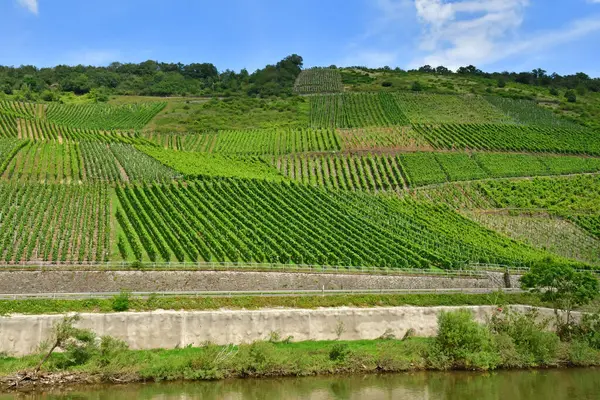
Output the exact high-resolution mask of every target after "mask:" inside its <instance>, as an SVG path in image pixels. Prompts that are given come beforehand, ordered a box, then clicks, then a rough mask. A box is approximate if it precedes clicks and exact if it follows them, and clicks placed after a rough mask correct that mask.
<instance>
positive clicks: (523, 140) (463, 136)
mask: <svg viewBox="0 0 600 400" xmlns="http://www.w3.org/2000/svg"><path fill="white" fill-rule="evenodd" d="M413 129H414V130H415V131H416V132H417V133H419V134H420V135H422V136H423V137H424V138H425V139H426V140H427V141H428V142H429V143H431V145H432V146H433V147H434V148H435V149H451V150H464V149H476V150H490V151H503V150H504V151H526V152H534V153H537V152H549V153H566V154H569V153H570V154H591V155H600V141H599V140H598V136H597V135H595V134H594V133H593V132H589V131H587V130H585V129H581V128H574V129H573V128H563V127H560V128H551V127H538V126H524V125H506V124H504V125H503V124H441V125H440V124H437V125H434V124H415V125H413Z"/></svg>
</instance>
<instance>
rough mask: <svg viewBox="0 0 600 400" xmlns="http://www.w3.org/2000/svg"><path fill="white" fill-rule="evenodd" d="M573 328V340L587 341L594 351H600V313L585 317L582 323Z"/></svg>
mask: <svg viewBox="0 0 600 400" xmlns="http://www.w3.org/2000/svg"><path fill="white" fill-rule="evenodd" d="M573 328H574V332H573V338H575V339H577V340H582V341H585V342H586V343H588V344H589V345H590V346H591V347H593V348H594V349H597V350H600V312H597V313H595V314H586V315H584V316H583V317H582V318H581V322H580V323H579V324H577V325H575V326H574V327H573Z"/></svg>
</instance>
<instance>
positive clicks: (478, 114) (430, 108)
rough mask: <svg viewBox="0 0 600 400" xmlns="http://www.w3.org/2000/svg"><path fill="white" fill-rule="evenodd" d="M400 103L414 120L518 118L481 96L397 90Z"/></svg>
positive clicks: (479, 121) (506, 120)
mask: <svg viewBox="0 0 600 400" xmlns="http://www.w3.org/2000/svg"><path fill="white" fill-rule="evenodd" d="M394 99H395V100H396V102H397V104H398V106H399V107H400V109H401V110H402V112H403V113H404V115H406V117H407V118H408V120H409V121H410V122H411V123H413V124H423V123H428V124H462V123H471V124H513V123H514V120H513V119H512V118H511V117H510V116H508V115H506V114H504V113H503V112H502V111H501V110H499V109H497V108H496V107H494V106H493V105H492V104H490V103H489V102H487V101H486V100H485V99H484V98H483V97H479V96H474V95H470V96H453V95H443V94H429V93H396V94H394Z"/></svg>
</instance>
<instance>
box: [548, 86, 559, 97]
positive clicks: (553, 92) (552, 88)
mask: <svg viewBox="0 0 600 400" xmlns="http://www.w3.org/2000/svg"><path fill="white" fill-rule="evenodd" d="M550 94H551V95H552V96H558V95H559V93H558V90H557V89H556V88H555V87H551V88H550Z"/></svg>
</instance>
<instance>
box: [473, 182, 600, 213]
mask: <svg viewBox="0 0 600 400" xmlns="http://www.w3.org/2000/svg"><path fill="white" fill-rule="evenodd" d="M476 186H477V188H478V190H480V191H481V192H482V193H484V194H485V195H486V196H488V197H489V198H490V199H491V200H492V201H493V202H494V203H496V204H497V206H498V207H500V208H520V209H544V210H550V211H556V212H561V213H572V212H586V213H592V214H598V213H600V201H598V198H599V196H600V175H579V176H569V177H558V178H554V177H552V178H551V177H542V178H534V179H524V180H518V181H508V180H502V181H485V182H478V183H477V184H476Z"/></svg>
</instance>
